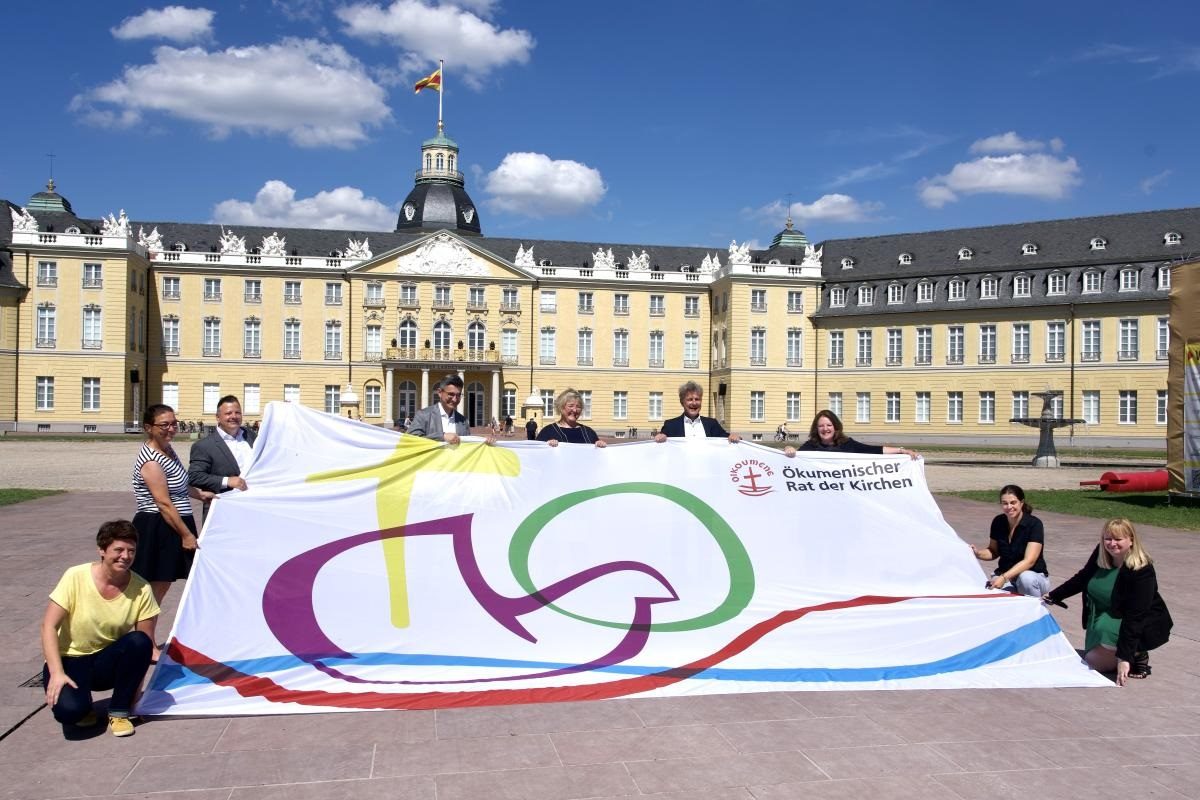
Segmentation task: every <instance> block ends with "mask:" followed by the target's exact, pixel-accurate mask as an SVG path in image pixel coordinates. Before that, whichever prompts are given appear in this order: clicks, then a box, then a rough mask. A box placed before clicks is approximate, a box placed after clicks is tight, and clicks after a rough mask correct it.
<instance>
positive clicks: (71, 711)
mask: <svg viewBox="0 0 1200 800" xmlns="http://www.w3.org/2000/svg"><path fill="white" fill-rule="evenodd" d="M153 654H154V642H152V641H150V637H149V636H147V635H146V634H144V633H142V632H141V631H130V632H129V633H127V634H125V635H124V636H122V637H121V638H120V639H117V640H116V641H115V642H113V643H112V644H110V645H109V646H108V647H106V648H104V649H103V650H101V651H100V652H98V653H92V654H91V655H90V656H63V657H62V662H63V671H64V672H66V673H67V675H68V677H70V678H71V680H73V681H75V683H76V685H78V687H79V688H78V689H72V688H71V687H70V685H65V686H63V687H62V691H60V692H59V693H58V702H57V703H55V704H54V708H53V709H51V710H52V711H53V712H54V718H55V719H56V720H58V721H59V722H61V723H63V724H64V725H73V724H75V723H76V722H79V720H81V719H83V718H84V717H85V716H87V714H88V712H89V711H91V710H92V692H93V691H98V692H102V691H106V690H108V689H112V690H113V693H112V699H111V700H110V701H109V703H108V713H109V715H110V716H114V717H127V716H129V712H130V709H131V708H133V698H134V697H135V696H136V695H137V690H138V687H139V686H141V685H142V679H143V678H145V677H146V670H147V669H149V668H150V658H151V656H152V655H153ZM49 683H50V667H49V665H43V666H42V688H43V689H44V688H45V687H46V685H47V684H49Z"/></svg>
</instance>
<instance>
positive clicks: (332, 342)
mask: <svg viewBox="0 0 1200 800" xmlns="http://www.w3.org/2000/svg"><path fill="white" fill-rule="evenodd" d="M341 357H342V326H341V325H339V324H337V322H326V323H325V358H328V359H338V358H341Z"/></svg>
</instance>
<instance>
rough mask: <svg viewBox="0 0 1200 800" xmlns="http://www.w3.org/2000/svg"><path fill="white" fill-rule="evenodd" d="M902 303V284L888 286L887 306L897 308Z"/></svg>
mask: <svg viewBox="0 0 1200 800" xmlns="http://www.w3.org/2000/svg"><path fill="white" fill-rule="evenodd" d="M903 302H904V284H902V283H893V284H891V285H889V286H888V305H890V306H897V305H900V304H901V303H903Z"/></svg>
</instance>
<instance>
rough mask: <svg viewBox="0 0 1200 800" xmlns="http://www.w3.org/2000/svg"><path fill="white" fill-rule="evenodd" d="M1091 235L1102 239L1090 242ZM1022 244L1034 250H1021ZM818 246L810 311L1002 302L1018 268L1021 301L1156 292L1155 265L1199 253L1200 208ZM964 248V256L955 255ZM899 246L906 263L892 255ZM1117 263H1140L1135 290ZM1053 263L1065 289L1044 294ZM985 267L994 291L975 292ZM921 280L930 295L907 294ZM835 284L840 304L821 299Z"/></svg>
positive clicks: (832, 313)
mask: <svg viewBox="0 0 1200 800" xmlns="http://www.w3.org/2000/svg"><path fill="white" fill-rule="evenodd" d="M1169 235H1173V236H1172V237H1171V238H1172V239H1174V238H1175V237H1177V238H1178V243H1176V244H1168V236H1169ZM1094 240H1100V241H1101V242H1102V243H1103V247H1100V248H1093V245H1092V243H1093V241H1094ZM1030 245H1032V249H1033V250H1034V252H1026V249H1027V248H1028V246H1030ZM823 246H824V252H823V254H822V259H821V262H822V268H821V273H822V277H823V278H824V279H825V282H826V286H825V290H824V292H823V296H822V298H821V305H820V308H819V310H818V311H817V312H816V314H815V316H818V317H836V316H856V315H863V314H878V313H904V312H912V311H916V310H920V311H931V310H934V311H936V310H949V309H971V308H996V307H997V306H1000V307H1004V306H1007V305H1011V301H1012V283H1013V279H1014V278H1015V277H1016V276H1018V275H1022V274H1023V275H1026V276H1029V277H1030V279H1031V289H1030V296H1029V298H1028V299H1026V298H1022V303H1023V304H1034V305H1044V304H1052V303H1053V304H1063V303H1099V302H1111V301H1113V300H1117V299H1120V300H1128V299H1134V298H1150V297H1162V296H1165V295H1164V293H1163V292H1162V291H1160V290H1158V289H1157V285H1156V283H1155V281H1154V280H1153V272H1154V270H1155V269H1156V268H1157V267H1158V266H1160V265H1163V264H1170V263H1172V262H1175V261H1182V260H1188V259H1192V258H1195V257H1197V255H1198V254H1200V208H1184V209H1174V210H1167V211H1147V212H1140V213H1134V214H1114V215H1109V216H1102V217H1080V218H1076V219H1064V220H1050V221H1045V222H1028V223H1020V224H1013V225H994V226H989V227H983V228H959V229H953V230H944V231H931V232H927V233H904V234H895V235H890V236H872V237H866V238H861V239H831V240H829V241H827V242H824V245H823ZM964 250H965V251H968V252H967V253H963V255H968V257H966V258H963V257H961V256H960V253H961V252H962V251H964ZM905 254H907V255H908V256H909V257H910V258H911V263H908V264H902V263H901V257H902V256H903V255H905ZM1126 267H1134V268H1136V269H1138V270H1139V272H1140V280H1139V289H1138V290H1137V291H1136V292H1132V293H1131V292H1129V291H1119V285H1120V284H1119V273H1120V271H1121V270H1122V269H1124V268H1126ZM1091 270H1096V271H1099V272H1100V273H1101V275H1102V283H1101V287H1102V288H1101V291H1099V292H1090V293H1086V294H1085V293H1083V291H1082V276H1083V274H1084V273H1085V272H1087V271H1091ZM1052 272H1062V273H1064V274H1065V275H1066V284H1067V288H1066V292H1065V293H1063V294H1060V295H1048V294H1047V279H1048V276H1049V275H1050V274H1051V273H1052ZM985 277H994V278H996V279H998V280H999V295H998V298H996V299H988V300H984V299H981V298H980V291H979V285H980V281H981V280H982V279H983V278H985ZM955 278H958V279H961V280H962V281H964V284H965V286H964V289H965V292H964V294H965V298H964V299H963V300H954V301H951V300H949V299H948V298H947V294H948V292H947V285H948V283H949V282H950V281H951V280H953V279H955ZM922 282H931V283H933V284H934V286H935V288H934V300H933V302H925V303H917V302H916V296H917V291H916V287H917V285H918V284H920V283H922ZM895 283H899V284H901V285H903V287H904V302H903V303H899V304H889V303H888V297H887V294H888V287H889V286H890V285H892V284H895ZM864 285H865V286H870V287H872V288H874V290H875V297H874V302H873V303H871V304H868V305H866V306H860V305H859V304H858V298H857V296H856V295H857V289H858V288H859V287H860V286H864ZM834 287H842V288H844V289H845V290H846V300H845V305H844V306H842V307H831V306H830V289H832V288H834Z"/></svg>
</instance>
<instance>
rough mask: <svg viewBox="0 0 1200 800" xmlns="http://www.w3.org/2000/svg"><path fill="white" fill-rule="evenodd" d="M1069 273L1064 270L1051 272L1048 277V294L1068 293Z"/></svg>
mask: <svg viewBox="0 0 1200 800" xmlns="http://www.w3.org/2000/svg"><path fill="white" fill-rule="evenodd" d="M1066 293H1067V275H1066V273H1063V272H1051V273H1050V275H1049V276H1048V277H1047V278H1046V294H1066Z"/></svg>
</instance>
